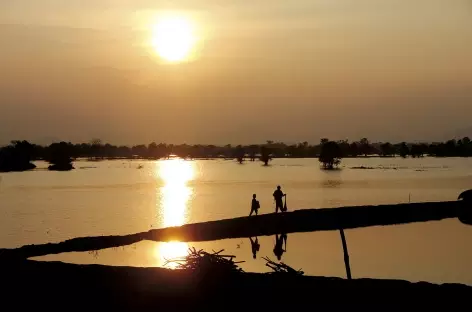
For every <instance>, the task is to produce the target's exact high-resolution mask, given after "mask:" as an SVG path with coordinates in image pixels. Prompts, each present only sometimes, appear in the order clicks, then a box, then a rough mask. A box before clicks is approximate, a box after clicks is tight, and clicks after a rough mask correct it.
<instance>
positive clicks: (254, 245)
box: [249, 237, 261, 259]
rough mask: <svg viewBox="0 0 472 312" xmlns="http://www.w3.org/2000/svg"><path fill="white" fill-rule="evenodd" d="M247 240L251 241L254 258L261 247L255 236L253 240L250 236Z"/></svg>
mask: <svg viewBox="0 0 472 312" xmlns="http://www.w3.org/2000/svg"><path fill="white" fill-rule="evenodd" d="M249 240H250V241H251V250H252V257H253V258H254V259H256V255H257V252H258V251H259V249H260V248H261V245H260V244H259V240H258V239H257V237H256V239H255V240H253V239H252V237H249Z"/></svg>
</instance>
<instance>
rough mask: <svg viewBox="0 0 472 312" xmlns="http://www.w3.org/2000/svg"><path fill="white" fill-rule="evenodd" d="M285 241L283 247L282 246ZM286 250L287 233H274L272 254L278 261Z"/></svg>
mask: <svg viewBox="0 0 472 312" xmlns="http://www.w3.org/2000/svg"><path fill="white" fill-rule="evenodd" d="M284 241H285V248H284ZM286 251H287V234H280V235H279V234H275V246H274V255H275V256H276V257H277V259H278V260H279V261H280V260H281V259H282V255H283V253H284V252H286Z"/></svg>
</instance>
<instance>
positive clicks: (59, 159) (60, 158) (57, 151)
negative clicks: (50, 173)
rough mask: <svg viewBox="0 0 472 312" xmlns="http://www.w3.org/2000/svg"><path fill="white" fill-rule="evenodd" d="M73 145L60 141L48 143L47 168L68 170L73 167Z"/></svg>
mask: <svg viewBox="0 0 472 312" xmlns="http://www.w3.org/2000/svg"><path fill="white" fill-rule="evenodd" d="M73 149H74V146H73V145H72V144H71V143H66V142H60V143H53V144H51V145H49V148H48V152H49V157H48V158H47V161H48V162H49V163H50V164H51V165H50V166H49V167H48V169H49V170H54V171H69V170H72V169H74V167H73V166H72V158H71V155H72V154H73Z"/></svg>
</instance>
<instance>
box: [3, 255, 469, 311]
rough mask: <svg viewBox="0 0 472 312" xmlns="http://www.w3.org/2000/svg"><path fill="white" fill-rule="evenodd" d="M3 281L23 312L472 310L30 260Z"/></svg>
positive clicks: (394, 284) (445, 303) (300, 280)
mask: <svg viewBox="0 0 472 312" xmlns="http://www.w3.org/2000/svg"><path fill="white" fill-rule="evenodd" d="M0 274H1V276H2V298H3V299H2V305H3V306H4V307H14V308H15V310H18V311H24V310H26V309H34V310H38V309H41V308H45V310H47V311H56V310H61V311H68V310H72V311H78V310H79V309H82V311H144V310H146V311H183V310H186V311H189V310H194V311H216V310H218V311H224V310H229V311H255V310H258V311H296V309H298V310H300V311H302V309H303V310H307V309H309V310H312V311H313V310H316V309H317V308H324V309H327V308H329V309H330V310H331V311H333V310H334V311H338V310H340V309H341V308H351V309H352V308H360V309H362V310H364V311H365V310H372V311H374V310H375V311H379V310H390V309H393V308H395V309H402V310H405V309H407V308H411V307H417V308H421V309H422V311H423V310H424V309H430V308H434V310H439V309H441V308H443V309H444V310H447V311H452V310H463V309H468V307H469V304H470V298H471V297H472V288H471V287H468V286H464V285H460V284H443V285H435V284H430V283H425V282H421V283H410V282H407V281H400V280H374V279H354V280H344V279H341V278H327V277H309V276H293V275H284V274H260V273H237V272H235V273H228V274H212V273H211V272H204V273H201V272H200V273H199V272H195V271H193V272H192V271H188V270H175V271H173V270H167V269H162V268H133V267H109V266H100V265H74V264H65V263H60V262H36V261H31V260H28V261H19V262H16V263H15V264H11V265H8V266H6V265H2V266H1V267H0ZM148 309H149V310H148ZM151 309H152V310H151ZM170 309H172V310H170Z"/></svg>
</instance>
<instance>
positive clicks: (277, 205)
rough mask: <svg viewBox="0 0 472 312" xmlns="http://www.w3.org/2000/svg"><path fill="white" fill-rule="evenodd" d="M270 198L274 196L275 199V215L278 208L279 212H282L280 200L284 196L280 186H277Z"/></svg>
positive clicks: (282, 204) (282, 207)
mask: <svg viewBox="0 0 472 312" xmlns="http://www.w3.org/2000/svg"><path fill="white" fill-rule="evenodd" d="M272 196H274V199H275V213H277V212H279V208H280V211H283V210H284V203H283V200H282V198H283V197H284V196H285V194H284V193H283V192H282V190H281V188H280V185H279V186H277V189H276V190H275V191H274V194H272Z"/></svg>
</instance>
